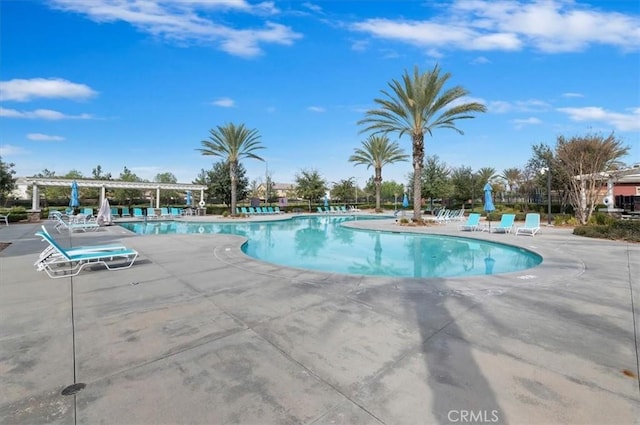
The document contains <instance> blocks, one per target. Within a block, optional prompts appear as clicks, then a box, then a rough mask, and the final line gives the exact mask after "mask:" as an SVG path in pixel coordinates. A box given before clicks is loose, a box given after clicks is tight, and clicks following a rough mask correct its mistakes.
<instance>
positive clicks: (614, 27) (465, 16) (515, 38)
mask: <svg viewBox="0 0 640 425" xmlns="http://www.w3.org/2000/svg"><path fill="white" fill-rule="evenodd" d="M441 10H443V11H444V12H443V13H442V14H440V15H438V16H435V17H433V18H431V19H425V20H404V19H402V20H392V19H380V18H378V19H367V20H364V21H360V22H356V23H354V24H353V25H352V30H353V31H357V32H364V33H367V34H369V35H371V36H372V37H377V38H382V39H388V40H394V41H399V42H404V43H408V44H413V45H416V46H421V47H430V48H450V49H461V50H472V51H488V50H500V51H512V50H521V49H523V48H525V47H527V46H529V47H531V48H533V49H535V50H538V51H541V52H545V53H559V52H575V51H581V50H584V49H586V48H588V47H590V46H592V45H597V44H599V45H604V46H612V47H617V48H619V49H621V50H624V51H637V50H638V49H639V48H640V18H638V17H637V16H633V15H624V14H622V13H614V12H602V11H599V10H596V9H590V8H588V6H585V5H581V4H578V3H577V2H573V1H559V0H558V1H556V0H538V1H535V0H534V1H529V2H516V1H489V0H471V1H470V0H456V1H453V2H452V3H451V4H450V5H448V7H447V8H442V9H441ZM594 28H597V31H594Z"/></svg>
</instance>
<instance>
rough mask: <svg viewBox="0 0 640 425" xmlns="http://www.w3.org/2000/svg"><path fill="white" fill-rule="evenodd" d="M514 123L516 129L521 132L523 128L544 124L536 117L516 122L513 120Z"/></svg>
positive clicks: (516, 120)
mask: <svg viewBox="0 0 640 425" xmlns="http://www.w3.org/2000/svg"><path fill="white" fill-rule="evenodd" d="M511 122H512V123H514V124H515V128H516V129H517V130H520V129H521V128H522V127H524V126H525V125H538V124H542V121H540V120H539V119H538V118H536V117H529V118H524V119H515V120H511Z"/></svg>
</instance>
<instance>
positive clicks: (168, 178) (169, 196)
mask: <svg viewBox="0 0 640 425" xmlns="http://www.w3.org/2000/svg"><path fill="white" fill-rule="evenodd" d="M153 181H154V182H156V183H178V178H177V177H176V176H175V174H173V173H171V172H169V171H165V172H164V173H158V174H156V175H155V177H154V178H153ZM181 197H182V192H179V191H177V190H163V191H162V192H160V202H162V203H163V204H169V203H171V204H173V203H174V202H175V200H176V199H179V198H181Z"/></svg>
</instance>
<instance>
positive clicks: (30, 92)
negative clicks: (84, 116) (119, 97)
mask: <svg viewBox="0 0 640 425" xmlns="http://www.w3.org/2000/svg"><path fill="white" fill-rule="evenodd" d="M96 94H97V92H95V91H94V90H92V89H91V88H90V87H89V86H86V85H84V84H78V83H72V82H70V81H67V80H63V79H59V78H32V79H30V80H23V79H13V80H9V81H0V100H1V101H3V102H4V101H8V100H13V101H18V102H26V101H29V100H32V99H35V98H64V99H86V98H89V97H92V96H95V95H96Z"/></svg>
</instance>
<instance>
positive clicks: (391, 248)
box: [121, 216, 542, 278]
mask: <svg viewBox="0 0 640 425" xmlns="http://www.w3.org/2000/svg"><path fill="white" fill-rule="evenodd" d="M354 219H356V218H354V217H337V216H334V217H331V216H308V217H295V218H292V219H287V220H279V221H265V222H238V223H186V222H177V221H172V222H162V221H158V222H147V223H122V224H121V226H122V227H124V228H126V229H129V230H131V231H133V232H135V233H138V234H144V235H146V234H168V233H180V234H183V233H222V234H233V235H240V236H244V237H246V238H247V240H248V241H247V243H246V244H244V245H243V247H242V250H243V252H244V253H246V254H247V255H248V256H250V257H253V258H256V259H259V260H262V261H266V262H269V263H274V264H279V265H282V266H288V267H297V268H303V269H312V270H320V271H325V272H335V273H347V274H359V275H376V276H402V277H416V278H419V277H452V276H474V275H486V274H489V275H490V274H498V273H507V272H514V271H518V270H524V269H528V268H531V267H535V266H537V265H538V264H540V263H541V262H542V257H540V256H539V255H537V254H535V253H533V252H530V251H527V250H524V249H521V248H517V247H513V246H509V245H503V244H499V243H493V242H485V241H479V240H477V239H469V238H463V237H454V236H438V235H418V234H412V233H396V232H379V231H369V230H359V229H350V228H347V227H344V226H342V225H341V224H342V223H343V222H345V221H349V220H354ZM357 219H358V220H362V219H366V218H363V217H358V218H357Z"/></svg>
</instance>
